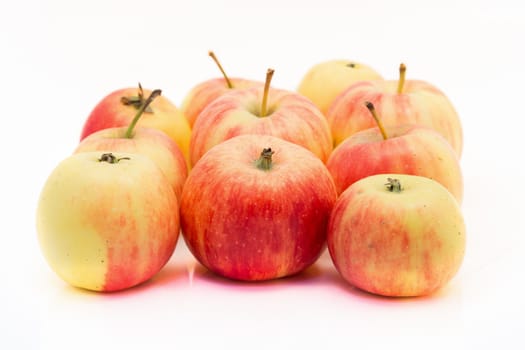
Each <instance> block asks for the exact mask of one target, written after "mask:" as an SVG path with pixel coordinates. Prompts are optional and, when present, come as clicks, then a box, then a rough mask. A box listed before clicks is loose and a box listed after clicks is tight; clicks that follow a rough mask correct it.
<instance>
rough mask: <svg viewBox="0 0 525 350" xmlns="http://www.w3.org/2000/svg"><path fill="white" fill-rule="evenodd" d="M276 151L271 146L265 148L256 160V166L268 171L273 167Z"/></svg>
mask: <svg viewBox="0 0 525 350" xmlns="http://www.w3.org/2000/svg"><path fill="white" fill-rule="evenodd" d="M274 153H275V151H272V149H271V148H270V147H268V148H264V149H263V150H262V152H261V155H260V156H259V158H258V159H257V160H256V161H255V166H256V167H257V168H259V169H261V170H264V171H268V170H270V169H271V168H272V155H273V154H274Z"/></svg>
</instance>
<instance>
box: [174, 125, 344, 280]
mask: <svg viewBox="0 0 525 350" xmlns="http://www.w3.org/2000/svg"><path fill="white" fill-rule="evenodd" d="M268 149H271V151H268ZM263 150H265V151H266V153H265V155H266V156H265V157H263V156H262V153H263ZM268 158H269V159H268ZM336 195H337V194H336V191H335V186H334V184H333V180H332V178H331V177H330V174H329V172H328V170H327V169H326V167H325V166H324V164H323V163H322V162H321V160H319V158H317V157H316V156H315V155H313V154H312V153H311V152H310V151H308V150H306V149H304V148H303V147H300V146H298V145H295V144H293V143H290V142H288V141H284V140H282V139H279V138H276V137H273V136H268V135H241V136H237V137H234V138H231V139H229V140H227V141H225V142H223V143H221V144H219V145H217V146H215V147H214V148H212V149H211V150H210V151H209V152H207V153H206V154H205V155H204V157H203V158H202V159H201V160H200V161H199V162H198V163H197V164H196V165H195V167H194V168H193V169H192V171H191V173H190V175H189V176H188V179H187V181H186V184H185V186H184V190H183V192H182V200H181V227H182V235H183V237H184V239H185V241H186V244H187V246H188V247H189V249H190V251H191V252H192V253H193V255H194V256H195V257H196V258H197V260H198V261H200V262H201V263H202V264H203V265H204V266H206V267H207V268H208V269H210V270H211V271H214V272H215V273H217V274H219V275H222V276H225V277H228V278H231V279H236V280H245V281H260V280H269V279H274V278H279V277H284V276H289V275H293V274H296V273H298V272H300V271H303V270H304V269H305V268H307V267H308V266H310V265H312V264H313V263H314V262H315V261H316V259H317V258H318V257H319V255H320V254H321V252H322V251H323V249H324V247H325V242H326V229H327V224H328V218H329V215H330V211H331V209H332V207H333V204H334V202H335V200H336Z"/></svg>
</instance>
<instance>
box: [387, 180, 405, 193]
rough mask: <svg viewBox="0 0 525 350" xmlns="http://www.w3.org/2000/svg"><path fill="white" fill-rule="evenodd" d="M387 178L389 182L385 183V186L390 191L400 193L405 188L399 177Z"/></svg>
mask: <svg viewBox="0 0 525 350" xmlns="http://www.w3.org/2000/svg"><path fill="white" fill-rule="evenodd" d="M386 180H387V181H388V182H387V183H386V184H385V186H386V189H387V190H388V191H390V192H397V193H399V192H401V191H402V190H403V188H401V182H399V180H398V179H392V178H391V177H389V178H388V179H386Z"/></svg>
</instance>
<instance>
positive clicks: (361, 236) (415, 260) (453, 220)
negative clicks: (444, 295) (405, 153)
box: [327, 174, 466, 297]
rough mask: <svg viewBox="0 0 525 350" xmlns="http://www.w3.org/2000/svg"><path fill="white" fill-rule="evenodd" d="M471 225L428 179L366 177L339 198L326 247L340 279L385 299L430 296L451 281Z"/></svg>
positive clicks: (392, 176) (395, 175)
mask: <svg viewBox="0 0 525 350" xmlns="http://www.w3.org/2000/svg"><path fill="white" fill-rule="evenodd" d="M465 244H466V240H465V223H464V220H463V216H462V213H461V211H460V208H459V206H458V204H457V201H456V200H455V199H454V197H453V196H452V195H451V194H450V192H449V191H448V190H447V189H446V188H445V187H443V186H442V185H441V184H439V183H438V182H436V181H434V180H431V179H428V178H426V177H422V176H415V175H405V174H381V175H373V176H369V177H366V178H364V179H361V180H359V181H357V182H355V183H354V184H353V185H351V186H350V187H348V189H347V190H345V191H344V192H343V194H342V195H341V196H340V197H339V198H338V200H337V202H336V204H335V206H334V208H333V211H332V215H331V217H330V222H329V226H328V234H327V245H328V250H329V253H330V256H331V258H332V261H333V262H334V265H335V267H336V269H337V271H338V272H339V273H340V275H341V276H342V277H343V278H344V279H345V280H346V281H347V282H349V283H350V284H352V285H353V286H355V287H357V288H360V289H362V290H365V291H367V292H370V293H374V294H379V295H384V296H393V297H401V296H422V295H428V294H431V293H433V292H435V291H436V290H438V289H440V288H441V287H443V286H444V285H445V284H446V283H448V282H449V281H450V280H451V279H452V278H453V277H454V275H455V274H456V273H457V271H458V270H459V268H460V266H461V263H462V261H463V257H464V254H465Z"/></svg>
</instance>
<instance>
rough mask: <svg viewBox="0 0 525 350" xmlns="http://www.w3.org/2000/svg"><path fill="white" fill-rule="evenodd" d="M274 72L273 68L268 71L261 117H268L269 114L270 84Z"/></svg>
mask: <svg viewBox="0 0 525 350" xmlns="http://www.w3.org/2000/svg"><path fill="white" fill-rule="evenodd" d="M273 72H274V70H273V69H271V68H268V70H267V71H266V81H265V82H264V92H263V99H262V104H261V114H260V116H261V117H266V114H267V113H268V93H269V92H270V82H271V81H272V77H273Z"/></svg>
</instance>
